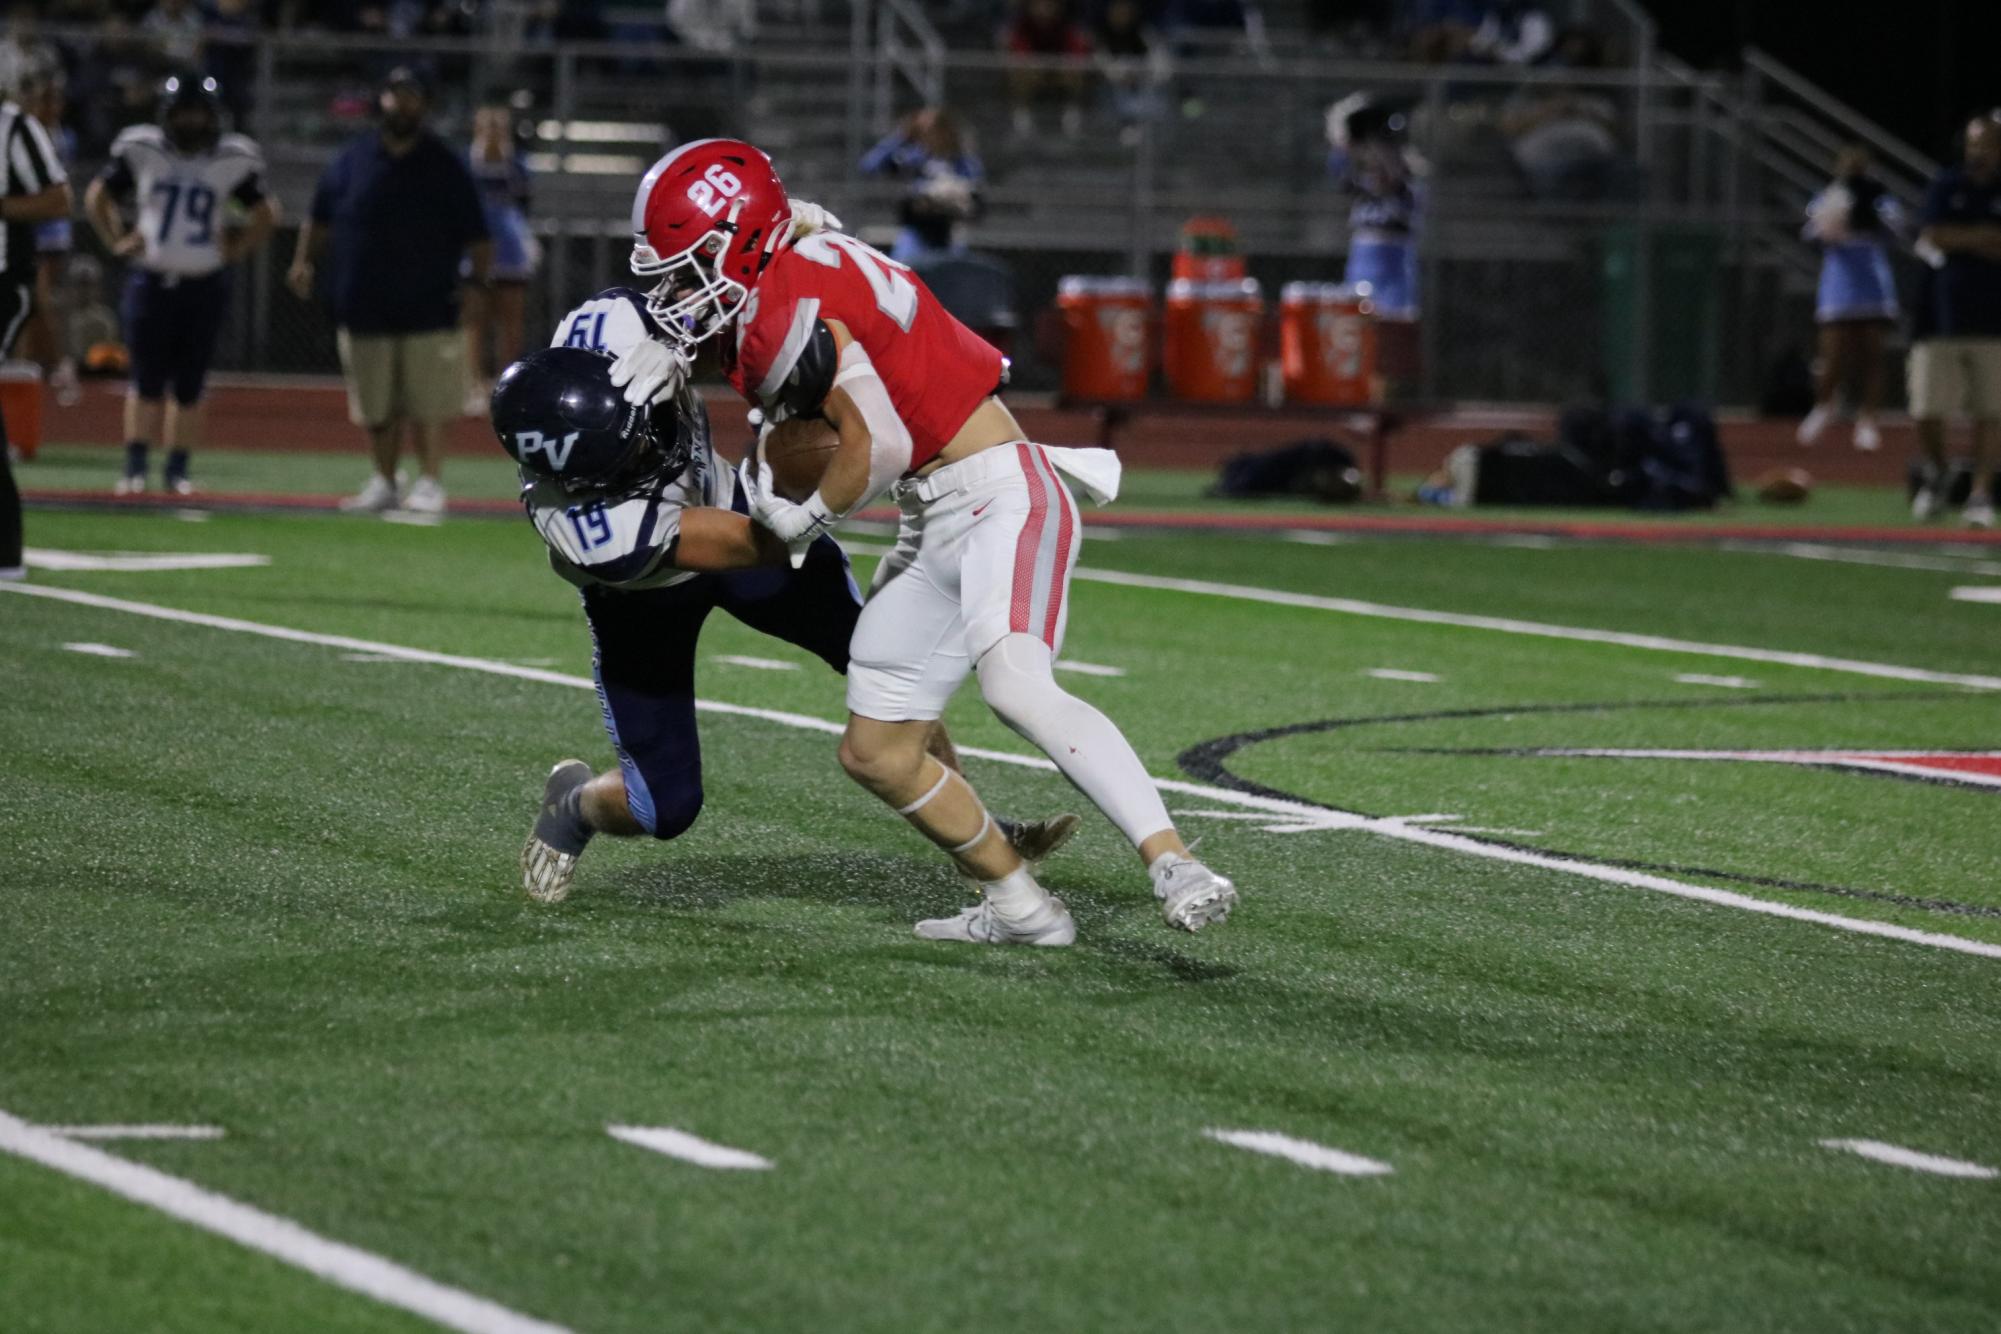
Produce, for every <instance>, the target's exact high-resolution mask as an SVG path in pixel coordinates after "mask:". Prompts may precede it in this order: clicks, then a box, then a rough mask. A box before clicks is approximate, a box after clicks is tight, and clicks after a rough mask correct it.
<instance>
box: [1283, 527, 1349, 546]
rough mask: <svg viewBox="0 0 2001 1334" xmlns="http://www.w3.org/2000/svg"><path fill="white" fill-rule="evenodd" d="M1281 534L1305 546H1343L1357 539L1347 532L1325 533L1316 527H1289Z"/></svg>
mask: <svg viewBox="0 0 2001 1334" xmlns="http://www.w3.org/2000/svg"><path fill="white" fill-rule="evenodd" d="M1279 536H1281V537H1283V538H1284V539H1285V540H1286V541H1288V542H1297V543H1299V545H1301V546H1303V547H1342V546H1346V545H1348V543H1350V542H1352V541H1354V540H1355V539H1354V538H1352V537H1350V536H1349V535H1348V534H1346V533H1323V532H1321V531H1319V530H1318V529H1315V528H1288V529H1286V530H1285V531H1284V532H1283V533H1281V534H1279Z"/></svg>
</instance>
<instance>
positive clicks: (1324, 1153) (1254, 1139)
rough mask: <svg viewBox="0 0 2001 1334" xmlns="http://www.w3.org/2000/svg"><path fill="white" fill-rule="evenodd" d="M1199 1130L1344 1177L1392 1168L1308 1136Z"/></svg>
mask: <svg viewBox="0 0 2001 1334" xmlns="http://www.w3.org/2000/svg"><path fill="white" fill-rule="evenodd" d="M1202 1133H1203V1134H1204V1135H1207V1136H1208V1137H1209V1138H1210V1139H1213V1140H1215V1141H1216V1142H1217V1143H1219V1144H1228V1145H1230V1146H1232V1147H1233V1148H1239V1149H1249V1150H1250V1151H1251V1152H1252V1153H1266V1154H1270V1155H1271V1156H1272V1157H1274V1158H1285V1159H1288V1160H1290V1161H1292V1162H1295V1163H1298V1164H1299V1165H1300V1166H1301V1167H1312V1168H1317V1169H1319V1170H1320V1171H1322V1172H1336V1173H1339V1174H1340V1175H1342V1176H1344V1177H1379V1176H1385V1175H1387V1174H1389V1173H1391V1172H1394V1171H1396V1169H1395V1168H1394V1167H1391V1166H1390V1165H1389V1164H1388V1163H1379V1162H1377V1161H1376V1160H1375V1159H1374V1158H1364V1157H1362V1155H1361V1154H1359V1153H1346V1152H1344V1151H1342V1150H1340V1149H1330V1148H1328V1147H1327V1146H1326V1145H1325V1144H1315V1143H1314V1142H1313V1141H1312V1140H1309V1139H1294V1138H1293V1137H1292V1136H1290V1135H1281V1134H1279V1133H1278V1132H1277V1131H1275V1130H1215V1129H1210V1130H1205V1131H1203V1132H1202Z"/></svg>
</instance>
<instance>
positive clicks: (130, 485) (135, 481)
mask: <svg viewBox="0 0 2001 1334" xmlns="http://www.w3.org/2000/svg"><path fill="white" fill-rule="evenodd" d="M111 494H112V495H114V496H143V495H145V494H146V474H145V473H143V472H128V473H126V474H125V475H124V476H123V477H121V478H119V479H118V480H117V481H116V482H114V483H112V485H111Z"/></svg>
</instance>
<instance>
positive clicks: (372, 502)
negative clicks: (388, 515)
mask: <svg viewBox="0 0 2001 1334" xmlns="http://www.w3.org/2000/svg"><path fill="white" fill-rule="evenodd" d="M402 489H403V474H402V473H397V474H396V480H395V481H393V482H392V481H390V480H389V479H388V478H387V477H384V476H383V475H382V474H381V473H379V472H378V473H370V474H369V477H368V481H367V483H366V484H365V485H363V487H362V488H361V490H359V491H357V492H355V493H354V494H353V495H351V496H349V497H347V498H346V499H345V500H343V501H341V502H340V507H341V508H342V509H343V510H345V511H347V512H348V513H349V514H380V513H382V512H383V511H384V510H392V509H395V508H396V493H397V492H398V491H401V490H402Z"/></svg>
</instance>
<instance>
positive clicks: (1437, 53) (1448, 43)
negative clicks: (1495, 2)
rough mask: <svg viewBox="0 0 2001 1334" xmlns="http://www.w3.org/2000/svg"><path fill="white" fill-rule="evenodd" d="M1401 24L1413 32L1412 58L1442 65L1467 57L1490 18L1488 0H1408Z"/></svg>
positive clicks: (1410, 32) (1404, 28)
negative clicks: (1478, 33)
mask: <svg viewBox="0 0 2001 1334" xmlns="http://www.w3.org/2000/svg"><path fill="white" fill-rule="evenodd" d="M1401 9H1402V12H1401V14H1400V15H1399V19H1400V22H1399V27H1400V28H1402V29H1403V30H1405V31H1407V32H1408V33H1409V34H1410V58H1411V59H1412V60H1414V61H1417V62H1418V63H1419V64H1425V65H1443V64H1449V63H1451V62H1454V61H1459V60H1464V59H1466V57H1467V55H1468V54H1469V53H1470V52H1471V51H1472V49H1473V36H1474V34H1475V33H1477V32H1479V31H1480V28H1481V26H1482V25H1483V24H1485V23H1486V21H1487V14H1488V6H1487V4H1486V2H1485V0H1407V3H1405V4H1404V5H1402V7H1401Z"/></svg>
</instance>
